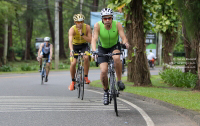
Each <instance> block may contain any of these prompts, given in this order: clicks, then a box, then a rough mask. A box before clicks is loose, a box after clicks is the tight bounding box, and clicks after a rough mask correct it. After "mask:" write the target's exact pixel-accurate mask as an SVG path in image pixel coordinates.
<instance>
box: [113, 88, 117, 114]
mask: <svg viewBox="0 0 200 126" xmlns="http://www.w3.org/2000/svg"><path fill="white" fill-rule="evenodd" d="M116 93H117V92H116V90H115V91H114V92H113V100H114V108H115V113H116V116H118V110H117V94H116Z"/></svg>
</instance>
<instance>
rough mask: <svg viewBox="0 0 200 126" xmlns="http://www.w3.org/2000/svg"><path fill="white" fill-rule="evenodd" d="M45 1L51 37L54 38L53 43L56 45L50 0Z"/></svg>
mask: <svg viewBox="0 0 200 126" xmlns="http://www.w3.org/2000/svg"><path fill="white" fill-rule="evenodd" d="M45 3H46V8H47V9H46V13H47V18H48V22H49V29H50V32H51V38H52V43H53V45H54V46H55V36H54V35H55V34H54V28H53V23H52V20H51V14H50V10H49V2H48V0H45Z"/></svg>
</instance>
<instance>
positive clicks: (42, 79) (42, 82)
mask: <svg viewBox="0 0 200 126" xmlns="http://www.w3.org/2000/svg"><path fill="white" fill-rule="evenodd" d="M45 72H46V71H45V69H44V68H42V71H41V84H44V77H45V76H44V73H45Z"/></svg>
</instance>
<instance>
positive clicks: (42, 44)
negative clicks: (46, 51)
mask: <svg viewBox="0 0 200 126" xmlns="http://www.w3.org/2000/svg"><path fill="white" fill-rule="evenodd" d="M43 46H44V43H41V44H40V48H39V50H38V57H40V53H41V51H42V47H43Z"/></svg>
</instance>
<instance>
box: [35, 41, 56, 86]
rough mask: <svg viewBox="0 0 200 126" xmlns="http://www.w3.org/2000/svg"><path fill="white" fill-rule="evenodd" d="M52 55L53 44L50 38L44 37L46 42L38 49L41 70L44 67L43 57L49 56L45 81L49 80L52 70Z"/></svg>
mask: <svg viewBox="0 0 200 126" xmlns="http://www.w3.org/2000/svg"><path fill="white" fill-rule="evenodd" d="M52 55H53V45H52V44H51V43H50V38H49V37H45V38H44V43H42V44H40V48H39V50H38V57H37V59H38V61H39V64H40V70H39V71H40V72H41V69H42V58H48V59H47V63H46V68H47V69H46V77H45V82H47V81H48V75H49V71H50V64H51V60H52Z"/></svg>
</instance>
